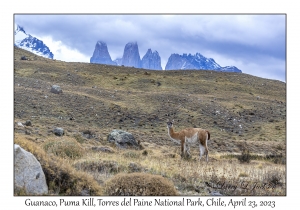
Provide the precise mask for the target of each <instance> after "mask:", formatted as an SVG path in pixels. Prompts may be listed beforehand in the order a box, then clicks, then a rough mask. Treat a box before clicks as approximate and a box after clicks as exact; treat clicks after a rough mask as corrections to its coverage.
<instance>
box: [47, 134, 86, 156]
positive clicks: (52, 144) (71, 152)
mask: <svg viewBox="0 0 300 210" xmlns="http://www.w3.org/2000/svg"><path fill="white" fill-rule="evenodd" d="M43 147H44V149H45V151H46V152H48V153H53V154H54V155H56V156H59V157H62V158H66V157H68V158H72V159H75V158H80V157H82V156H83V154H84V149H83V148H82V147H81V146H80V145H79V143H78V142H77V141H76V140H74V139H70V138H62V139H55V140H53V139H51V140H48V141H46V142H45V143H44V145H43Z"/></svg>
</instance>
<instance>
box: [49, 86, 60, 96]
mask: <svg viewBox="0 0 300 210" xmlns="http://www.w3.org/2000/svg"><path fill="white" fill-rule="evenodd" d="M51 93H55V94H60V93H62V90H61V88H60V86H58V85H52V87H51Z"/></svg>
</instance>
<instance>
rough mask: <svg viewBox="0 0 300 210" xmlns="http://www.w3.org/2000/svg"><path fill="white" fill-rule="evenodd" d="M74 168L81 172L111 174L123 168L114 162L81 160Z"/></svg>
mask: <svg viewBox="0 0 300 210" xmlns="http://www.w3.org/2000/svg"><path fill="white" fill-rule="evenodd" d="M74 166H75V168H76V169H78V170H82V171H90V172H98V173H112V174H116V173H118V172H119V171H120V170H124V167H122V166H120V165H119V164H118V163H117V162H116V161H108V160H103V161H102V160H83V161H78V162H77V163H75V164H74Z"/></svg>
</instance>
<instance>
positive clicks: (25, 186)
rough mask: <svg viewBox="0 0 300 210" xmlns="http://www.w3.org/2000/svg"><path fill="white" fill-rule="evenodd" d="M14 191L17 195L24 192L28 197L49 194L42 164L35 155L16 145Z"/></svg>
mask: <svg viewBox="0 0 300 210" xmlns="http://www.w3.org/2000/svg"><path fill="white" fill-rule="evenodd" d="M14 150H15V152H14V161H15V162H14V170H15V177H14V190H15V194H18V192H20V191H22V190H24V191H25V193H26V194H27V195H45V194H48V186H47V183H46V178H45V174H44V172H43V170H42V167H41V164H40V163H39V162H38V161H37V159H36V158H35V157H34V155H33V154H31V153H30V152H27V151H26V150H24V149H23V148H21V147H20V146H19V145H17V144H15V149H14Z"/></svg>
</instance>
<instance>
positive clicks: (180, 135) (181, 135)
mask: <svg viewBox="0 0 300 210" xmlns="http://www.w3.org/2000/svg"><path fill="white" fill-rule="evenodd" d="M167 125H168V126H167V128H168V132H169V136H170V137H171V138H172V139H175V140H178V141H180V144H181V157H183V156H184V155H185V154H184V153H185V151H184V148H185V146H188V145H187V144H186V143H188V142H186V138H188V139H190V140H193V139H192V137H193V136H194V135H195V134H197V135H198V136H197V139H196V141H197V142H199V143H200V144H201V146H202V147H204V149H205V151H204V154H205V155H206V160H207V161H208V148H207V143H206V141H207V140H210V132H209V131H208V130H205V129H202V128H186V129H183V130H181V131H180V132H175V131H174V128H173V122H167ZM195 143H196V142H195ZM200 150H201V149H200ZM201 156H202V154H201V151H200V158H201Z"/></svg>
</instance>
